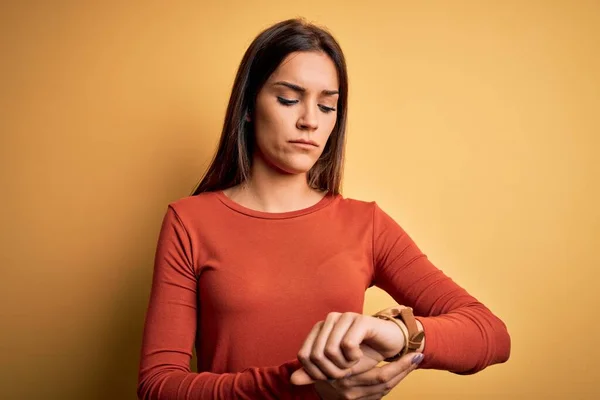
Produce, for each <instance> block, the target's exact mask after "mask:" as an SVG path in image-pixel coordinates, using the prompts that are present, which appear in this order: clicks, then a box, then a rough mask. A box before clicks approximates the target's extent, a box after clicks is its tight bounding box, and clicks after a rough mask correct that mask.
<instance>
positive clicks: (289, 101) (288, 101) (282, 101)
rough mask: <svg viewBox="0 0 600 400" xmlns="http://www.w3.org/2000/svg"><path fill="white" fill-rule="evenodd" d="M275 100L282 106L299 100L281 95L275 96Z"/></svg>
mask: <svg viewBox="0 0 600 400" xmlns="http://www.w3.org/2000/svg"><path fill="white" fill-rule="evenodd" d="M277 101H279V102H280V103H281V104H283V105H284V106H291V105H292V104H296V103H297V102H298V101H299V100H290V99H286V98H284V97H281V96H277Z"/></svg>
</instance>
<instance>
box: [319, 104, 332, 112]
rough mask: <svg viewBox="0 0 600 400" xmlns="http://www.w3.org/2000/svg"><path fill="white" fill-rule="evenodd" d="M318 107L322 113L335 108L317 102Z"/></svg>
mask: <svg viewBox="0 0 600 400" xmlns="http://www.w3.org/2000/svg"><path fill="white" fill-rule="evenodd" d="M319 108H320V109H321V111H323V112H324V113H330V112H332V111H335V108H333V107H327V106H322V105H320V104H319Z"/></svg>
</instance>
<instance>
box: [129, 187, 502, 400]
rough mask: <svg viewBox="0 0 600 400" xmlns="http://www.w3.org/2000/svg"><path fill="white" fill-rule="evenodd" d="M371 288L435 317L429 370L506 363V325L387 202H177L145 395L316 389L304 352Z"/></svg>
mask: <svg viewBox="0 0 600 400" xmlns="http://www.w3.org/2000/svg"><path fill="white" fill-rule="evenodd" d="M373 285H375V286H377V287H379V288H381V289H383V290H385V291H386V292H387V293H389V294H390V295H391V296H392V297H393V298H394V300H395V301H397V302H398V303H399V304H402V305H407V306H411V307H413V309H414V313H415V316H416V317H417V319H418V320H419V321H420V322H421V323H422V324H423V329H424V332H425V347H424V350H423V353H424V355H425V358H424V361H423V362H422V363H421V365H420V366H419V368H421V369H441V370H447V371H451V372H454V373H457V374H472V373H475V372H477V371H480V370H482V369H483V368H485V367H487V366H489V365H492V364H496V363H502V362H505V361H506V360H507V359H508V357H509V353H510V336H509V334H508V331H507V329H506V326H505V324H504V323H503V322H502V321H501V320H500V319H499V318H498V317H496V316H495V315H494V314H493V313H492V312H491V311H490V310H489V309H488V308H487V307H486V306H484V305H483V304H482V303H480V302H479V301H478V300H477V299H475V298H474V297H473V296H471V295H470V294H469V293H467V292H466V291H465V289H463V288H462V287H461V286H459V285H458V284H457V283H455V282H454V281H453V280H452V279H451V278H450V277H448V276H446V275H445V274H444V273H443V272H442V271H441V270H440V269H438V268H437V267H435V266H434V265H433V264H432V263H431V262H430V261H429V259H428V258H427V256H426V255H425V254H424V253H423V252H421V250H419V248H418V247H417V245H416V244H415V243H414V241H413V240H412V239H411V238H410V236H409V235H408V234H407V233H406V232H405V231H404V230H403V229H402V228H401V226H400V225H399V224H398V223H397V222H396V221H395V220H393V219H392V218H391V217H390V216H389V215H388V214H386V213H385V212H384V211H383V210H382V209H381V208H380V207H379V206H378V205H377V203H376V202H365V201H359V200H355V199H350V198H344V197H343V196H342V195H340V194H338V195H327V196H326V197H324V198H323V199H322V200H321V201H319V202H318V203H317V204H315V205H313V206H310V207H308V208H304V209H302V210H297V211H290V212H283V213H267V212H263V211H257V210H253V209H249V208H246V207H244V206H242V205H241V204H239V203H236V202H234V201H233V200H232V199H230V198H228V197H227V196H226V195H225V194H224V193H223V192H222V191H216V192H207V193H202V194H199V195H196V196H189V197H185V198H182V199H179V200H176V201H174V202H171V203H169V204H168V206H167V209H166V213H165V215H164V218H163V221H162V227H161V229H160V233H159V237H158V244H157V249H156V255H155V260H154V273H153V278H152V288H151V293H150V300H149V305H148V309H147V314H146V322H145V327H144V335H143V343H142V350H141V360H140V368H139V379H138V396H139V398H140V399H160V400H175V399H178V400H179V399H185V400H188V399H189V400H191V399H318V398H319V397H318V395H317V393H316V391H315V389H314V385H303V386H296V385H293V384H291V383H290V375H291V374H292V373H293V372H294V371H295V370H296V369H298V368H300V367H301V365H300V363H299V361H298V360H297V353H298V351H299V350H300V347H301V345H302V343H303V342H304V340H305V338H306V336H307V335H308V333H309V332H310V330H311V329H312V328H313V326H314V325H315V324H316V323H317V322H319V321H321V320H324V319H325V318H326V317H327V314H328V313H330V312H334V311H335V312H340V313H343V312H355V313H362V311H363V302H364V295H365V290H366V289H367V288H369V287H371V286H373ZM194 346H195V348H196V353H197V370H198V372H197V373H196V372H191V370H190V360H191V358H192V348H193V347H194Z"/></svg>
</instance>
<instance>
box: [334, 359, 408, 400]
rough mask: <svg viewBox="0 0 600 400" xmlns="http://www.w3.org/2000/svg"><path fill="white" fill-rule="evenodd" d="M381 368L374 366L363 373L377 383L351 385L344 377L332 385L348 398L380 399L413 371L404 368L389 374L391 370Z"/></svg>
mask: <svg viewBox="0 0 600 400" xmlns="http://www.w3.org/2000/svg"><path fill="white" fill-rule="evenodd" d="M382 369H383V367H381V368H373V370H374V372H371V371H368V372H365V373H364V374H362V375H366V374H368V375H369V382H378V383H376V384H367V385H357V386H354V385H351V386H348V383H347V382H346V383H344V382H343V381H344V379H339V380H337V381H336V382H334V383H333V384H332V385H333V386H334V387H337V388H339V390H340V392H343V393H344V394H345V395H346V398H351V399H361V400H366V399H380V398H381V397H383V396H385V395H387V394H388V393H389V392H390V391H391V390H392V389H393V388H394V387H396V385H398V383H400V382H401V381H402V380H403V379H404V378H405V377H406V375H408V374H409V373H410V372H411V369H410V368H409V369H404V370H402V372H400V373H398V374H396V375H388V374H389V373H390V372H389V371H388V372H383V371H381V370H382Z"/></svg>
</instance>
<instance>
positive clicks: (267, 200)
mask: <svg viewBox="0 0 600 400" xmlns="http://www.w3.org/2000/svg"><path fill="white" fill-rule="evenodd" d="M256 167H257V165H256V164H255V165H254V168H253V169H252V173H251V175H250V179H249V180H248V181H246V182H244V183H242V184H240V185H237V186H234V187H232V188H229V189H226V190H224V193H225V195H226V196H227V197H229V198H230V199H232V200H233V201H235V202H236V203H238V204H241V205H243V206H244V207H247V208H250V209H254V210H257V211H263V212H273V213H279V212H288V211H295V210H301V209H304V208H307V207H310V206H312V205H314V204H316V203H318V202H319V201H320V200H321V199H322V198H323V197H324V195H325V194H326V193H325V192H322V191H319V190H316V189H313V188H311V187H310V186H309V185H308V182H307V180H306V173H300V174H285V173H283V172H278V171H274V170H273V169H270V168H260V167H258V168H256Z"/></svg>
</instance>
